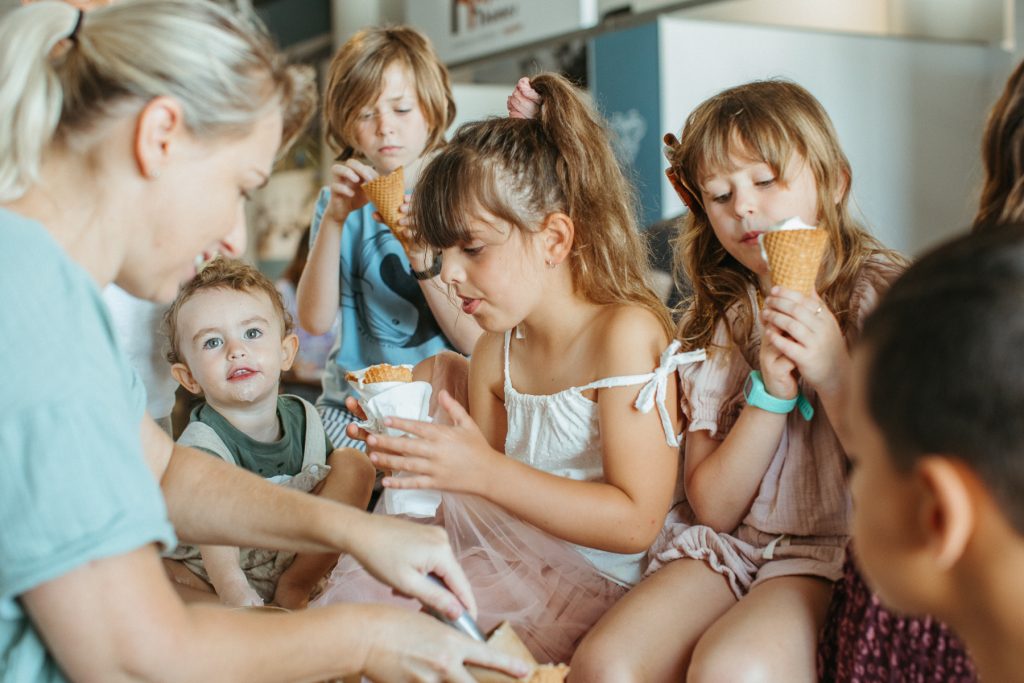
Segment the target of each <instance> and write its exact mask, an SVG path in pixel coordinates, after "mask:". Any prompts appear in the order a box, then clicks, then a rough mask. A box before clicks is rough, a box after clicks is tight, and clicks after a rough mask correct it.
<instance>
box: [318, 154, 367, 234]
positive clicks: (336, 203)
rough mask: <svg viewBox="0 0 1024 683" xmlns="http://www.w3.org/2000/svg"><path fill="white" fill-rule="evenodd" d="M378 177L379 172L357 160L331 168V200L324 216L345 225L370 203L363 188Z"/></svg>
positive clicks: (349, 160) (347, 161)
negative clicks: (366, 183)
mask: <svg viewBox="0 0 1024 683" xmlns="http://www.w3.org/2000/svg"><path fill="white" fill-rule="evenodd" d="M377 176H378V174H377V171H375V170H373V169H372V168H370V167H369V166H367V165H366V164H364V163H363V162H361V161H358V160H356V159H348V160H346V161H344V162H342V163H340V164H334V165H333V166H331V184H330V188H331V199H330V202H329V203H328V204H327V210H326V212H325V213H324V216H325V217H327V218H330V219H331V220H332V221H334V222H335V223H337V224H338V225H343V224H344V223H345V219H346V218H348V215H349V214H350V213H352V212H353V211H358V210H359V209H361V208H363V206H365V205H366V203H367V202H368V201H369V199H368V198H367V196H366V193H365V192H363V187H362V186H363V183H365V182H368V181H370V180H373V179H374V178H376V177H377Z"/></svg>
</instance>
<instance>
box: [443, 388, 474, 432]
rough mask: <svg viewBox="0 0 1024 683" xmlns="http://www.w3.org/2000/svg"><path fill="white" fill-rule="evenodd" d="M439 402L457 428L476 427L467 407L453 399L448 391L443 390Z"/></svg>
mask: <svg viewBox="0 0 1024 683" xmlns="http://www.w3.org/2000/svg"><path fill="white" fill-rule="evenodd" d="M437 401H438V403H440V404H441V407H442V408H444V409H445V411H446V412H447V413H448V417H450V418H451V419H452V423H453V424H454V425H455V426H457V427H469V426H473V427H475V426H476V423H475V422H473V418H471V417H470V416H469V413H468V412H466V409H465V407H463V405H462V404H461V403H459V402H458V401H456V400H455V399H454V398H452V395H451V394H449V393H448V392H447V390H445V389H442V390H441V392H440V393H439V394H438V395H437Z"/></svg>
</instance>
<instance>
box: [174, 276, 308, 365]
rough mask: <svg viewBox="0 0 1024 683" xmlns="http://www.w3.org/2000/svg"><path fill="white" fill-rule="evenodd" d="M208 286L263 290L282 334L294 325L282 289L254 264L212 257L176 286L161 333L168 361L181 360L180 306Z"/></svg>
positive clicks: (254, 290) (244, 290) (285, 334)
mask: <svg viewBox="0 0 1024 683" xmlns="http://www.w3.org/2000/svg"><path fill="white" fill-rule="evenodd" d="M209 289H229V290H233V291H236V292H245V293H247V294H257V293H260V292H262V293H264V294H266V295H267V297H268V298H269V299H270V303H271V304H272V305H273V307H274V312H275V313H277V316H278V318H279V319H280V321H281V338H282V339H283V338H284V337H286V336H288V335H289V334H291V333H292V330H293V329H294V323H293V321H292V316H291V314H290V313H289V312H288V310H287V309H286V308H285V307H284V300H283V299H282V298H281V293H280V292H278V291H277V288H276V287H274V283H272V282H271V281H270V280H269V279H268V278H267V276H266V275H264V274H263V273H261V272H260V271H258V270H257V269H256V268H254V267H253V266H251V265H249V264H248V263H246V262H245V261H241V260H239V259H226V258H217V259H214V260H213V261H211V262H210V263H208V264H207V265H206V267H205V268H203V269H202V270H201V271H200V272H199V273H197V274H196V276H195V277H194V278H192V279H191V280H189V281H188V282H186V283H185V284H183V285H182V286H181V289H180V290H178V296H177V297H176V298H175V299H174V303H172V304H171V307H170V308H169V309H167V313H165V314H164V333H165V334H166V336H167V341H168V344H169V347H168V351H167V362H168V363H171V364H172V365H173V364H174V363H184V362H185V359H184V358H182V356H181V347H180V346H179V345H178V331H179V330H178V314H179V313H180V312H181V307H182V306H184V305H185V302H187V301H188V300H189V299H191V298H192V297H194V296H195V295H196V294H198V293H199V292H202V291H205V290H209Z"/></svg>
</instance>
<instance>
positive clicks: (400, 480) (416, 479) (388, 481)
mask: <svg viewBox="0 0 1024 683" xmlns="http://www.w3.org/2000/svg"><path fill="white" fill-rule="evenodd" d="M380 485H381V486H383V487H384V488H387V489H432V488H437V487H436V486H434V480H433V479H432V478H431V477H429V476H427V475H425V474H408V473H407V474H406V475H405V476H403V477H392V476H387V477H384V478H383V479H381V480H380Z"/></svg>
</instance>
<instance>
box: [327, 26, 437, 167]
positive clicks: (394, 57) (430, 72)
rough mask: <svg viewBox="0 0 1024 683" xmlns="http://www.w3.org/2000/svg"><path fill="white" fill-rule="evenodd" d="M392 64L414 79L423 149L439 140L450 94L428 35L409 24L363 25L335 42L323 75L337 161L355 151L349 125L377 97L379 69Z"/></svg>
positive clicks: (381, 75) (381, 80)
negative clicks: (335, 48)
mask: <svg viewBox="0 0 1024 683" xmlns="http://www.w3.org/2000/svg"><path fill="white" fill-rule="evenodd" d="M393 63H398V64H400V65H402V66H403V67H405V68H406V69H408V70H409V73H410V75H411V76H412V80H413V82H414V83H415V88H416V97H417V99H418V100H419V106H420V109H421V110H422V112H423V118H424V119H426V122H427V128H428V130H429V136H428V137H427V146H426V148H425V149H424V152H430V151H433V150H434V149H436V148H437V147H439V146H440V145H442V144H443V143H444V133H445V131H446V130H447V129H448V126H450V125H451V123H452V121H453V120H454V119H455V98H454V97H453V96H452V86H451V83H450V82H449V78H448V69H446V68H445V66H444V64H443V63H442V62H441V60H440V59H438V56H437V54H436V53H435V52H434V48H433V46H432V45H431V44H430V40H429V39H428V38H427V37H426V36H424V35H423V34H422V33H420V32H419V31H417V30H416V29H414V28H412V27H411V26H385V27H375V28H367V29H363V30H361V31H359V32H358V33H356V34H355V35H354V36H352V37H351V38H349V39H348V41H347V42H346V43H345V44H344V45H342V46H341V48H340V49H339V50H338V53H337V54H336V55H334V59H332V60H331V65H330V68H329V70H328V74H327V87H326V88H325V90H324V104H323V117H324V118H323V121H324V132H325V135H326V137H327V144H328V145H330V147H331V149H333V150H334V151H335V152H336V153H337V158H338V159H339V160H340V161H345V160H346V159H349V158H351V157H352V156H354V155H355V154H357V150H356V147H355V138H356V136H355V127H356V124H357V122H358V117H359V112H360V111H361V110H362V109H363V108H364V107H366V106H367V105H368V104H370V103H372V102H374V101H375V100H376V99H377V98H378V97H380V93H381V88H382V87H383V83H384V71H385V70H386V69H387V68H388V67H389V66H391V65H392V64H393Z"/></svg>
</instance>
